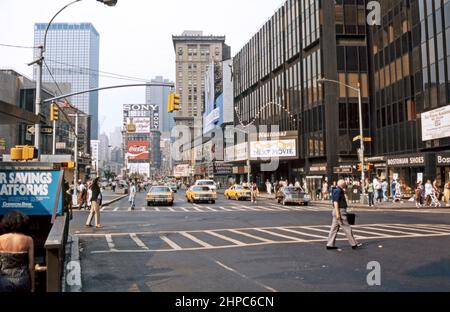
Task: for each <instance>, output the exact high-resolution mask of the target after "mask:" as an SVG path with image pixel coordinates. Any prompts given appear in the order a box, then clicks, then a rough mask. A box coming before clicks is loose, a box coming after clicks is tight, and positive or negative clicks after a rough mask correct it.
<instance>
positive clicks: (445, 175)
mask: <svg viewBox="0 0 450 312" xmlns="http://www.w3.org/2000/svg"><path fill="white" fill-rule="evenodd" d="M436 168H437V172H436V178H437V180H438V183H439V185H441V186H443V185H444V184H445V183H447V182H448V181H450V152H442V153H436Z"/></svg>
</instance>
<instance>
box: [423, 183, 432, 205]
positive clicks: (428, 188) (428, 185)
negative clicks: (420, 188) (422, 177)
mask: <svg viewBox="0 0 450 312" xmlns="http://www.w3.org/2000/svg"><path fill="white" fill-rule="evenodd" d="M432 196H433V184H431V181H430V180H427V183H426V184H425V203H426V205H427V206H430V205H431V198H432Z"/></svg>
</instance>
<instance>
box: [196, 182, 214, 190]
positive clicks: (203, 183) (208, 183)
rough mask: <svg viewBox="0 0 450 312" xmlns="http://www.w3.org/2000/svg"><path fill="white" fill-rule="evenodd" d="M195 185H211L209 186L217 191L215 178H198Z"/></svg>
mask: <svg viewBox="0 0 450 312" xmlns="http://www.w3.org/2000/svg"><path fill="white" fill-rule="evenodd" d="M195 185H198V186H209V188H210V189H211V190H213V191H214V192H216V191H217V185H216V182H214V181H213V180H197V181H196V182H195Z"/></svg>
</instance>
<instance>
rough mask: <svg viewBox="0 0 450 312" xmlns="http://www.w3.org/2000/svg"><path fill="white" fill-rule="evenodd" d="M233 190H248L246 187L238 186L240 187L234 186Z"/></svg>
mask: <svg viewBox="0 0 450 312" xmlns="http://www.w3.org/2000/svg"><path fill="white" fill-rule="evenodd" d="M235 189H236V190H237V191H243V190H249V188H248V187H247V186H240V185H238V186H236V187H235Z"/></svg>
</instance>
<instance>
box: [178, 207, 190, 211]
mask: <svg viewBox="0 0 450 312" xmlns="http://www.w3.org/2000/svg"><path fill="white" fill-rule="evenodd" d="M180 209H181V210H183V211H185V212H189V210H187V209H186V208H184V207H180Z"/></svg>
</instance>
